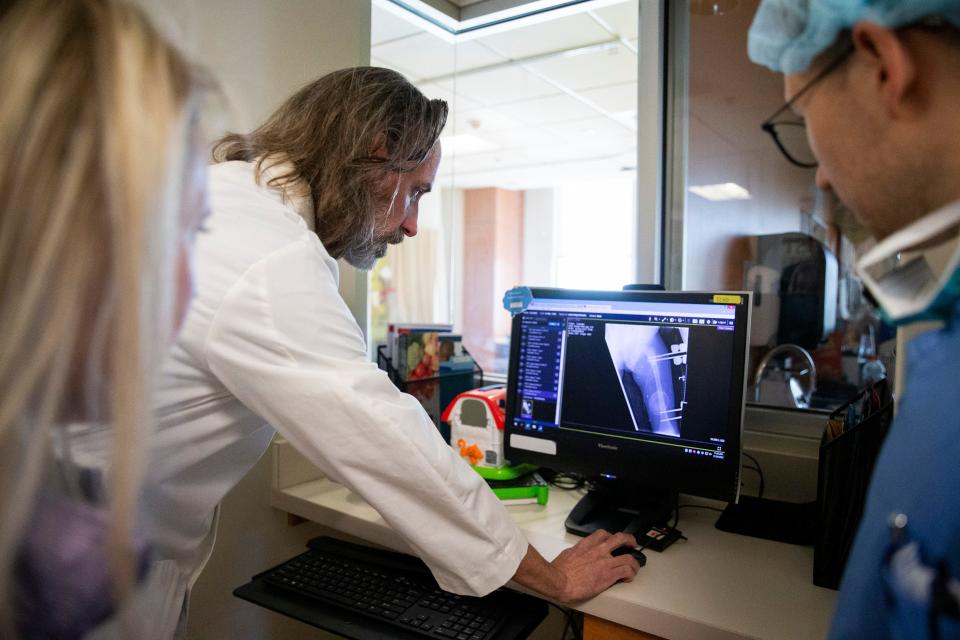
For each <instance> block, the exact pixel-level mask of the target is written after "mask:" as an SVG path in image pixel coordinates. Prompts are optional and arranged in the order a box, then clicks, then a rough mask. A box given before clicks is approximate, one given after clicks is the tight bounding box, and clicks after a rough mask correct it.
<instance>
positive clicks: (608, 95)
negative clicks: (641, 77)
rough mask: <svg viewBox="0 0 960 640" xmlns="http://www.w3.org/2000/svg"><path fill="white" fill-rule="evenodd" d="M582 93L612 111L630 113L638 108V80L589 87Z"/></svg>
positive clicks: (602, 107)
mask: <svg viewBox="0 0 960 640" xmlns="http://www.w3.org/2000/svg"><path fill="white" fill-rule="evenodd" d="M580 95H581V96H583V97H584V98H586V99H587V100H589V101H590V102H593V103H594V104H596V105H597V106H598V107H600V108H601V109H603V110H605V111H609V112H610V113H630V112H634V111H636V110H637V83H636V82H624V83H622V84H613V85H610V86H607V87H597V88H596V89H587V90H585V91H581V92H580Z"/></svg>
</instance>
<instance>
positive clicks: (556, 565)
mask: <svg viewBox="0 0 960 640" xmlns="http://www.w3.org/2000/svg"><path fill="white" fill-rule="evenodd" d="M624 545H628V546H636V545H637V540H636V538H634V537H633V536H632V535H630V534H628V533H609V532H607V531H602V530H601V531H594V532H593V533H591V534H590V535H589V536H587V537H586V538H584V539H583V540H580V541H579V542H578V543H577V544H576V545H574V546H572V547H570V548H568V549H564V550H563V551H561V552H560V554H559V555H558V556H557V557H556V558H555V559H554V560H553V562H550V563H546V562H545V561H543V559H542V557H541V556H540V554H539V553H537V552H536V550H535V549H533V547H530V548H529V549H530V552H528V553H527V557H525V558H524V559H523V562H521V563H520V568H519V569H518V571H517V573H516V575H514V580H516V581H517V582H519V583H520V584H522V585H524V586H526V587H529V588H531V589H534V590H536V591H538V592H540V593H542V594H543V595H545V596H547V597H549V598H552V599H554V600H556V601H558V602H560V603H562V604H573V603H576V602H582V601H584V600H589V599H590V598H592V597H594V596H595V595H597V594H598V593H600V592H602V591H605V590H607V589H608V588H609V587H611V586H612V585H614V584H616V583H617V582H630V581H631V580H633V577H634V576H635V575H637V571H639V570H640V564H639V563H638V562H637V560H636V559H635V558H634V557H633V556H631V555H630V554H629V553H627V554H624V555H621V556H613V555H611V553H612V552H613V550H614V549H617V548H618V547H622V546H624ZM538 558H539V560H540V561H543V562H544V563H545V564H546V566H542V565H540V562H538V561H537V559H538Z"/></svg>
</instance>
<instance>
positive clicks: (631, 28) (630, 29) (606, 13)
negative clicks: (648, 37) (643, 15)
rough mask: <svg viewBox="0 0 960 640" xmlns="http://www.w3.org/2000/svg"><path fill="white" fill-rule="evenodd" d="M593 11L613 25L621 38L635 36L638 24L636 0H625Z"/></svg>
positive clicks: (638, 6)
mask: <svg viewBox="0 0 960 640" xmlns="http://www.w3.org/2000/svg"><path fill="white" fill-rule="evenodd" d="M593 13H595V14H597V16H599V17H600V19H601V20H603V21H604V22H606V23H607V24H609V25H610V26H611V27H613V29H614V30H615V31H616V32H617V35H619V36H620V37H621V38H626V39H628V40H630V39H633V38H636V37H637V31H638V27H639V25H640V17H639V14H640V5H639V3H638V2H636V0H627V1H626V2H621V3H619V4H615V5H613V6H610V7H603V8H602V9H594V10H593Z"/></svg>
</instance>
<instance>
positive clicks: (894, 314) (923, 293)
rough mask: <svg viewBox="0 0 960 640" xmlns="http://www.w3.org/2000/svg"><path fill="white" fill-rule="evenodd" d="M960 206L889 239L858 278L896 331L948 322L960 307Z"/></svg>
mask: <svg viewBox="0 0 960 640" xmlns="http://www.w3.org/2000/svg"><path fill="white" fill-rule="evenodd" d="M958 266H960V202H955V203H952V204H950V205H948V206H946V207H944V208H942V209H939V210H937V211H935V212H933V213H931V214H928V215H927V216H924V217H923V218H921V219H920V220H918V221H916V222H915V223H913V224H911V225H909V226H907V227H904V228H903V229H900V230H899V231H897V232H896V233H893V234H891V235H890V236H888V237H886V238H884V239H883V240H882V241H880V242H879V243H878V244H877V245H876V246H875V247H873V248H872V249H870V250H869V251H868V252H867V253H866V254H864V255H863V257H862V258H861V259H860V260H859V262H858V263H857V273H858V275H859V276H860V278H861V279H862V280H863V282H864V284H865V285H866V287H867V288H868V289H869V290H870V293H872V294H873V296H874V298H876V300H877V302H878V303H879V304H880V308H881V313H882V314H883V316H884V319H885V320H886V321H887V322H889V323H890V324H893V325H904V324H909V323H911V322H916V321H919V320H945V319H947V318H948V317H949V316H950V313H951V311H952V309H953V306H954V305H955V304H956V303H957V301H960V271H958Z"/></svg>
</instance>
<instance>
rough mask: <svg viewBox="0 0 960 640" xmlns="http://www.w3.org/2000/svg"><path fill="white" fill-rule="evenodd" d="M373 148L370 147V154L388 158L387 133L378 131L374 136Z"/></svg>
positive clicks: (375, 156)
mask: <svg viewBox="0 0 960 640" xmlns="http://www.w3.org/2000/svg"><path fill="white" fill-rule="evenodd" d="M372 146H373V148H372V149H370V155H371V156H373V157H374V158H386V157H387V155H388V152H387V134H386V133H378V134H377V135H375V136H374V137H373V145H372Z"/></svg>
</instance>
